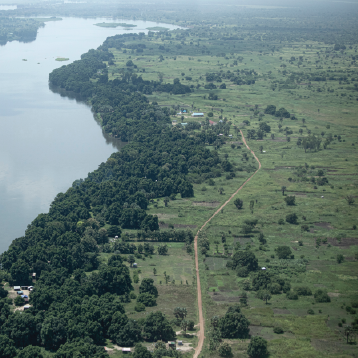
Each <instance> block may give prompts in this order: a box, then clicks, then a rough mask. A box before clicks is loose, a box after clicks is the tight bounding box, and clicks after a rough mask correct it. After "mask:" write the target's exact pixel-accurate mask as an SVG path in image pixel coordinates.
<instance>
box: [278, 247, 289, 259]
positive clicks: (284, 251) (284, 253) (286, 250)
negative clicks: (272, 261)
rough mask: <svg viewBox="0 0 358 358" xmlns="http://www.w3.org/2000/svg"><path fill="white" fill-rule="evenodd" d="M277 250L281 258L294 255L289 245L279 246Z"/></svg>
mask: <svg viewBox="0 0 358 358" xmlns="http://www.w3.org/2000/svg"><path fill="white" fill-rule="evenodd" d="M275 251H276V254H277V256H278V258H279V259H280V260H281V259H289V258H290V257H291V255H292V251H291V249H290V248H289V247H288V246H278V247H277V248H276V249H275Z"/></svg>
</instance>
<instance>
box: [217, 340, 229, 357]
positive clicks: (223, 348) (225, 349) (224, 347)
mask: <svg viewBox="0 0 358 358" xmlns="http://www.w3.org/2000/svg"><path fill="white" fill-rule="evenodd" d="M219 356H220V357H232V351H231V346H230V345H229V344H228V343H222V344H221V345H220V347H219Z"/></svg>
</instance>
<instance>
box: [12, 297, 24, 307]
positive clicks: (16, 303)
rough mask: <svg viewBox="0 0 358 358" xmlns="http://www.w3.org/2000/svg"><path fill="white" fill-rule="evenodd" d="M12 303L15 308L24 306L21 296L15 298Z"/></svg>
mask: <svg viewBox="0 0 358 358" xmlns="http://www.w3.org/2000/svg"><path fill="white" fill-rule="evenodd" d="M14 303H15V306H23V305H24V304H25V300H24V299H23V298H22V297H21V296H16V298H15V299H14Z"/></svg>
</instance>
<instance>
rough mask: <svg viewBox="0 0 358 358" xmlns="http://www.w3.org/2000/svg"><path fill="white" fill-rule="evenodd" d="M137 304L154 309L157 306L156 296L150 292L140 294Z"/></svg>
mask: <svg viewBox="0 0 358 358" xmlns="http://www.w3.org/2000/svg"><path fill="white" fill-rule="evenodd" d="M137 302H140V303H143V304H144V306H146V307H153V306H156V305H157V301H156V299H155V296H154V295H152V294H150V293H148V292H143V293H140V294H139V295H138V297H137Z"/></svg>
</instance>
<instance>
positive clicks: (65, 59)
mask: <svg viewBox="0 0 358 358" xmlns="http://www.w3.org/2000/svg"><path fill="white" fill-rule="evenodd" d="M68 60H69V58H66V57H57V58H56V61H68Z"/></svg>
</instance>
